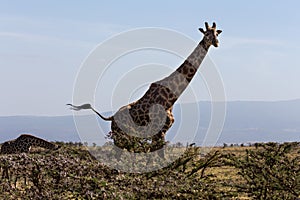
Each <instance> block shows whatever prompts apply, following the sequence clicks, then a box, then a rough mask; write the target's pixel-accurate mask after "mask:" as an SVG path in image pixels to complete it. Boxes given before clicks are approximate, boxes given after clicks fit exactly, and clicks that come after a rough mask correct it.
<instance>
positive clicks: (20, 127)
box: [0, 99, 300, 145]
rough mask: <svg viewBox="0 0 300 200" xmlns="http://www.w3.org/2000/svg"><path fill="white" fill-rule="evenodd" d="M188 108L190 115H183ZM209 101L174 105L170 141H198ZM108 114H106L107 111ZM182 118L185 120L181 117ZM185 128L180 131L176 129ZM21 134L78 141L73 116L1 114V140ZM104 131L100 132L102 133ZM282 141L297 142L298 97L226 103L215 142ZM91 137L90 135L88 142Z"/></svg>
mask: <svg viewBox="0 0 300 200" xmlns="http://www.w3.org/2000/svg"><path fill="white" fill-rule="evenodd" d="M195 108H199V112H200V117H198V119H199V122H197V123H198V125H197V126H198V127H197V128H198V129H197V132H196V131H195V127H192V126H190V123H192V122H194V121H195V118H194V116H193V115H194V114H195V113H196V114H197V112H196V111H195ZM181 110H188V112H189V113H191V115H188V116H186V115H184V116H183V115H182V112H181ZM210 112H211V103H210V102H198V103H192V104H182V105H181V104H177V105H176V106H175V107H174V115H175V123H174V125H173V127H172V128H171V129H170V131H169V132H168V133H167V139H168V140H171V141H172V142H174V143H175V142H178V141H179V142H183V143H186V142H196V143H197V144H201V142H202V141H203V139H204V136H205V133H206V131H207V128H208V125H209V122H210V117H211V113H210ZM106 115H107V116H108V115H109V114H108V113H106ZM80 117H81V118H82V119H83V120H88V119H89V118H95V117H96V116H95V115H86V116H80ZM181 117H184V119H181ZM98 121H99V125H100V126H101V127H102V128H103V130H104V132H105V133H106V132H108V131H109V126H110V123H108V122H104V121H102V120H100V119H98ZM179 128H180V130H184V133H182V132H181V133H179V132H178V130H179ZM21 133H30V134H33V135H36V136H38V137H42V138H45V139H47V140H50V141H80V135H78V133H77V130H76V126H75V123H74V119H73V116H72V115H69V116H53V117H51V116H50V117H45V116H7V117H6V116H2V117H0V142H3V141H6V140H10V139H13V138H16V137H18V135H20V134H21ZM105 133H102V134H103V135H105ZM101 138H103V140H102V141H95V142H96V143H100V144H101V143H102V144H103V143H104V142H105V141H106V140H105V138H104V137H101ZM268 141H274V142H284V141H300V99H298V100H290V101H276V102H261V101H233V102H228V103H227V112H226V118H225V124H224V128H223V131H222V133H221V135H220V137H219V140H218V141H217V144H219V145H220V144H223V143H247V142H268ZM88 142H93V139H92V138H91V141H88Z"/></svg>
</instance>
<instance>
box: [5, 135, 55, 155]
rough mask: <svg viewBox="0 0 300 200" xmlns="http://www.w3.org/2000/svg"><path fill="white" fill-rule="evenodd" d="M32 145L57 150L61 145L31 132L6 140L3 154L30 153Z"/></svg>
mask: <svg viewBox="0 0 300 200" xmlns="http://www.w3.org/2000/svg"><path fill="white" fill-rule="evenodd" d="M32 146H35V147H43V148H45V149H51V150H56V149H58V148H59V146H57V145H55V144H52V143H50V142H47V141H46V140H43V139H41V138H38V137H35V136H33V135H29V134H22V135H20V136H19V137H18V138H17V139H15V140H10V141H7V142H4V143H3V144H2V146H1V151H0V153H1V154H15V153H28V152H29V151H30V148H31V147H32Z"/></svg>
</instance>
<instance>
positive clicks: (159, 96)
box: [67, 22, 222, 157]
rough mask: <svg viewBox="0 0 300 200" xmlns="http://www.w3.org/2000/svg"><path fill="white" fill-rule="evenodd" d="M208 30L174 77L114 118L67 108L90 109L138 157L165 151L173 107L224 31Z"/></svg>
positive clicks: (120, 144)
mask: <svg viewBox="0 0 300 200" xmlns="http://www.w3.org/2000/svg"><path fill="white" fill-rule="evenodd" d="M205 28H206V30H204V29H202V28H199V31H200V32H202V33H203V34H204V36H203V38H202V40H201V41H200V43H199V44H198V45H197V47H196V48H195V49H194V51H193V52H192V53H191V54H190V55H189V56H188V58H187V59H186V60H185V61H184V62H183V63H182V64H181V65H180V66H179V67H178V68H177V69H176V70H175V71H174V72H173V73H171V74H170V75H169V76H167V77H165V78H163V79H161V80H159V81H156V82H154V83H152V84H151V85H150V87H149V89H148V90H147V91H146V93H145V94H144V95H143V96H142V97H141V98H140V99H139V100H137V101H135V102H133V103H130V104H128V105H126V106H123V107H121V108H120V109H119V110H118V111H117V112H116V113H115V114H114V115H113V116H111V117H104V116H102V115H101V114H100V113H99V112H97V111H96V110H95V109H94V108H93V107H92V106H91V105H90V104H83V105H81V106H74V105H72V104H67V105H69V106H71V109H73V110H76V111H78V110H81V109H91V110H93V111H94V112H95V113H96V114H97V115H98V116H100V117H101V118H102V119H103V120H106V121H111V132H109V134H108V137H109V138H110V139H112V140H113V141H114V144H115V145H116V146H117V147H119V148H121V149H126V150H127V151H129V152H135V153H140V152H143V153H147V152H154V151H157V150H160V149H163V147H164V145H165V144H166V140H165V136H166V132H167V131H168V130H169V129H170V127H171V126H172V125H173V123H174V117H173V114H172V109H173V105H174V104H175V102H176V101H177V99H178V98H179V97H180V95H182V93H183V92H184V90H185V89H186V88H187V86H188V85H189V83H190V81H191V80H192V79H193V77H194V75H195V74H196V72H197V70H198V68H199V67H200V65H201V63H202V61H203V59H204V58H205V56H206V54H207V51H208V49H209V47H210V46H211V45H213V46H214V47H218V45H219V41H218V36H219V34H220V33H221V32H222V31H221V30H217V29H216V23H213V25H212V26H211V27H210V26H209V25H208V23H207V22H205ZM159 152H163V151H159ZM160 156H162V157H164V155H160Z"/></svg>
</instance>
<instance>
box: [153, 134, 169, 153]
mask: <svg viewBox="0 0 300 200" xmlns="http://www.w3.org/2000/svg"><path fill="white" fill-rule="evenodd" d="M165 144H166V139H165V132H160V133H158V134H156V135H154V136H153V137H152V144H151V149H150V151H151V152H153V151H157V150H158V155H159V156H160V157H161V158H165V152H164V149H163V148H164V146H165Z"/></svg>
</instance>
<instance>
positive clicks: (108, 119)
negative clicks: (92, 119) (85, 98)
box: [67, 103, 113, 121]
mask: <svg viewBox="0 0 300 200" xmlns="http://www.w3.org/2000/svg"><path fill="white" fill-rule="evenodd" d="M67 106H71V107H70V109H72V110H76V111H79V110H83V109H91V110H92V111H94V112H95V113H96V114H97V115H98V116H99V117H100V118H101V119H103V120H105V121H113V116H111V117H104V116H103V115H101V114H100V113H99V112H97V110H95V109H94V108H93V107H92V106H91V104H83V105H81V106H75V105H73V104H70V103H68V104H67Z"/></svg>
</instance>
